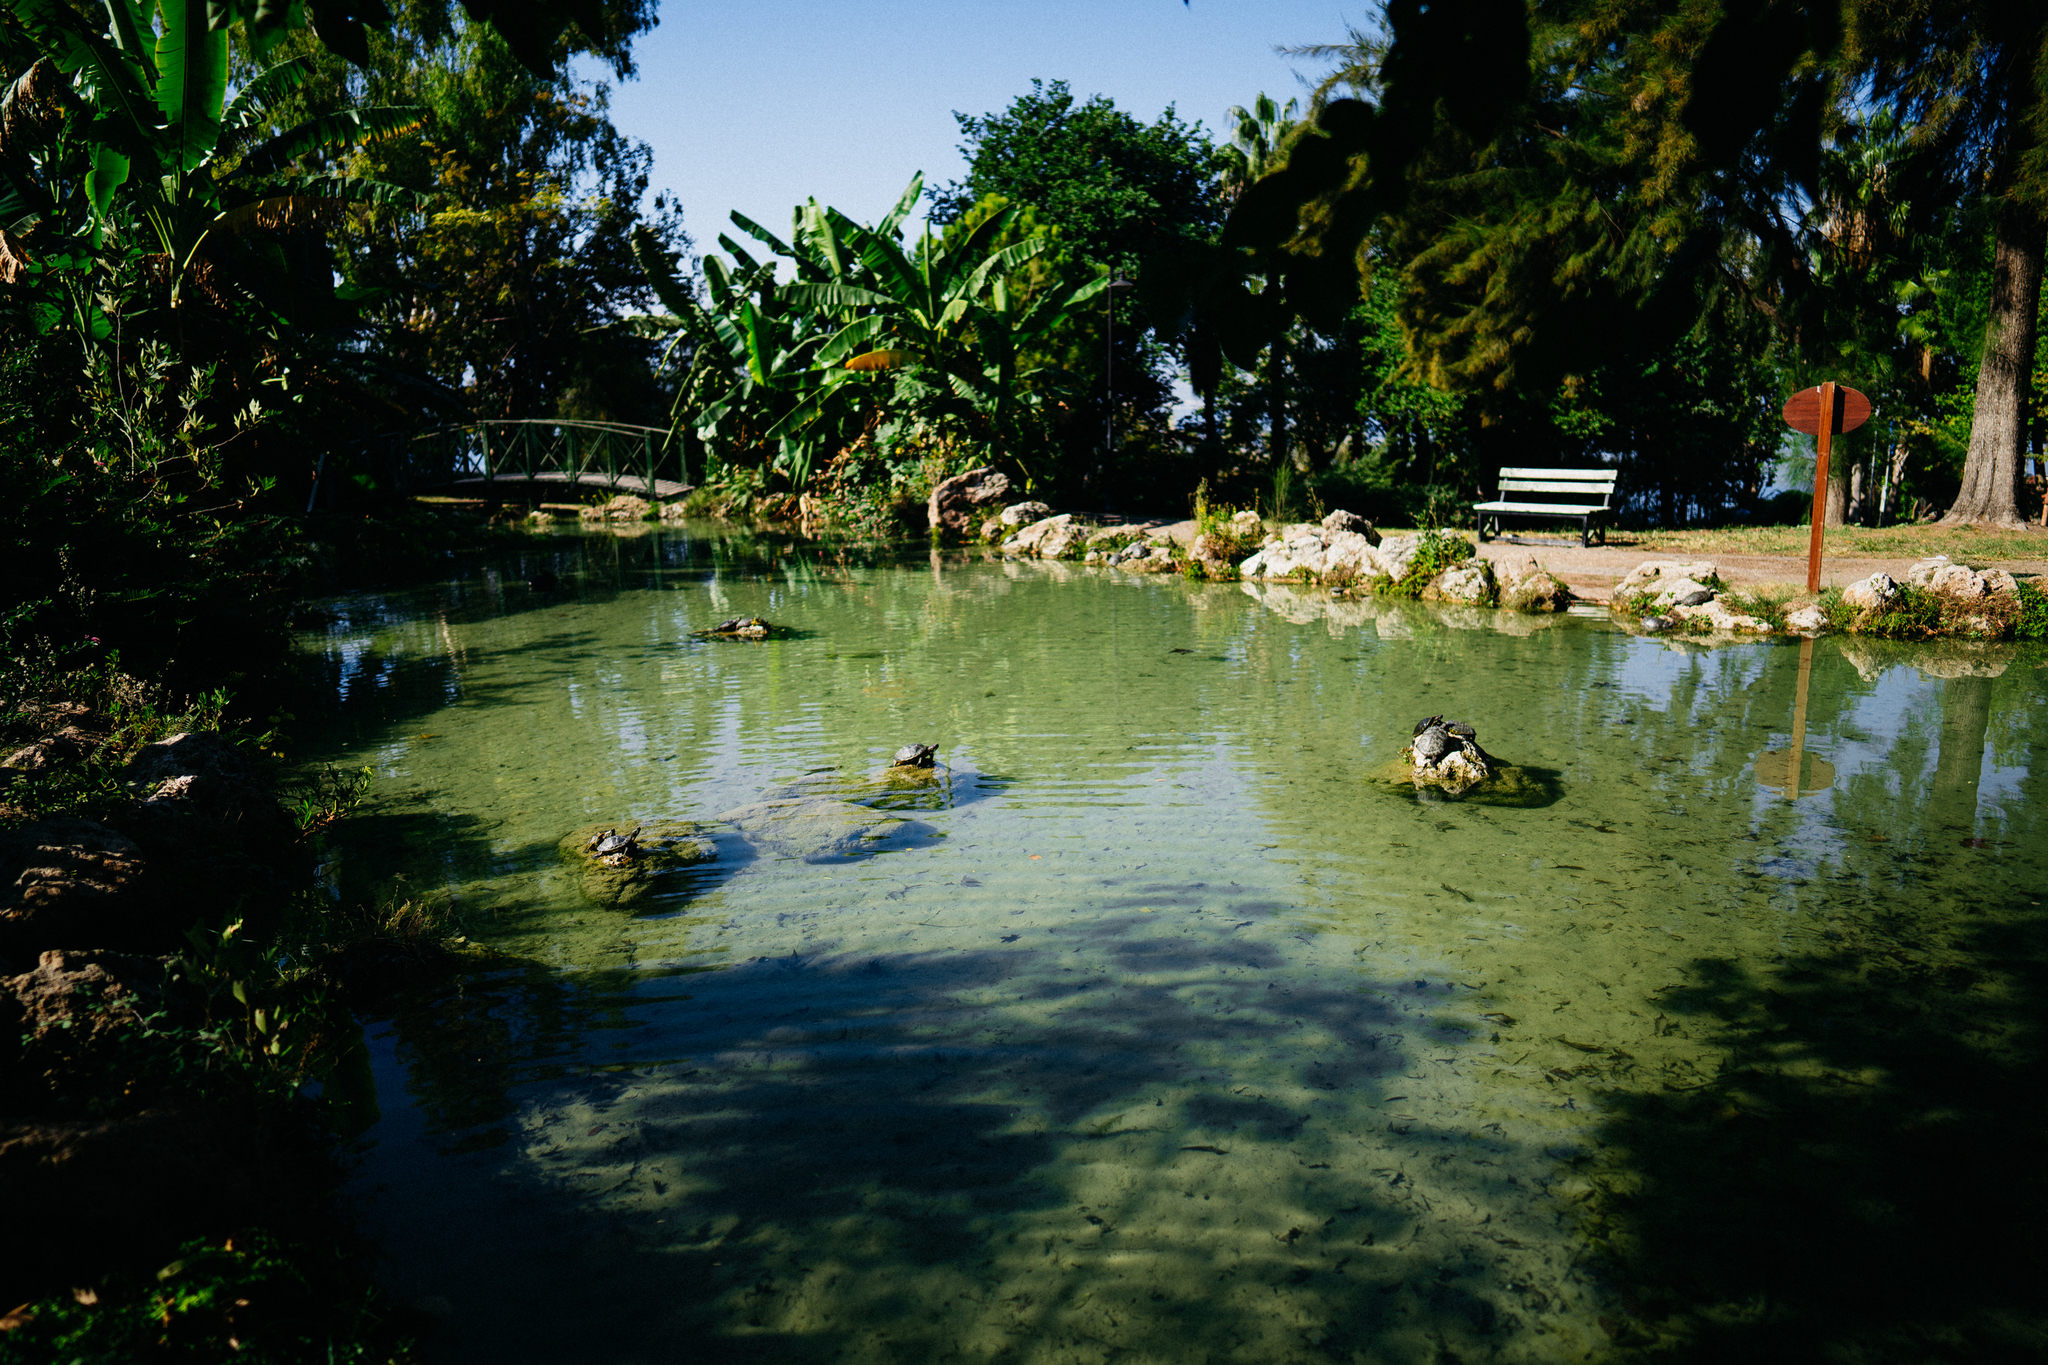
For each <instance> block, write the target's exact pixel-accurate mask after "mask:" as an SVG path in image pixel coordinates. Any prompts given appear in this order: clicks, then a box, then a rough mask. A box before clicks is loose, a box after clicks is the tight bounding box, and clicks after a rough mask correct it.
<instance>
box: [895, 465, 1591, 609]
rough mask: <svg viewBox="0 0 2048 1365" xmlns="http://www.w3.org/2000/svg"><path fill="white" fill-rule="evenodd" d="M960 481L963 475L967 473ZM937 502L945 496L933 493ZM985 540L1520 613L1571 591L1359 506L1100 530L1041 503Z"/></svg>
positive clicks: (1015, 551)
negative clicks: (1273, 518)
mask: <svg viewBox="0 0 2048 1365" xmlns="http://www.w3.org/2000/svg"><path fill="white" fill-rule="evenodd" d="M962 477H963V478H964V477H966V476H962ZM933 497H934V506H935V508H936V507H937V498H938V495H937V494H936V493H935V494H934V495H933ZM981 539H982V540H983V541H984V542H986V543H988V544H990V545H992V546H995V547H996V548H997V549H999V550H1000V552H1001V553H1002V554H1004V555H1009V556H1015V557H1022V558H1034V559H1061V560H1079V561H1080V562H1082V563H1084V564H1093V565H1100V566H1103V567H1106V568H1114V569H1119V570H1122V571H1123V572H1125V573H1133V574H1158V573H1177V574H1181V575H1184V576H1186V577H1190V578H1204V579H1220V580H1225V581H1229V580H1238V581H1244V582H1248V583H1249V582H1263V583H1298V584H1305V585H1310V586H1316V587H1323V588H1328V589H1330V590H1332V591H1333V592H1336V593H1340V594H1354V593H1355V594H1366V595H1372V594H1378V595H1387V596H1396V597H1413V598H1419V599H1421V600H1423V601H1432V602H1446V603H1453V604H1458V605H1463V606H1478V607H1494V606H1499V607H1505V608H1508V609H1510V610H1514V611H1522V612H1554V611H1562V610H1564V608H1565V607H1566V606H1567V605H1569V604H1570V602H1571V600H1572V594H1571V589H1569V588H1568V587H1566V586H1565V584H1564V582H1563V580H1562V579H1559V578H1558V577H1556V576H1555V575H1553V574H1551V573H1550V572H1549V571H1548V570H1547V569H1545V568H1544V567H1543V566H1542V565H1541V564H1539V563H1537V562H1536V560H1534V559H1530V560H1529V561H1528V562H1527V563H1525V564H1522V565H1518V566H1515V567H1514V568H1512V569H1509V570H1507V571H1505V572H1502V571H1500V570H1498V569H1497V568H1496V567H1495V565H1494V564H1492V563H1491V562H1489V561H1487V560H1484V559H1478V558H1475V557H1474V556H1473V551H1472V544H1471V542H1470V541H1468V540H1466V539H1464V538H1463V537H1461V536H1457V535H1453V534H1449V533H1441V532H1428V531H1425V532H1420V533H1417V534H1412V535H1399V536H1386V537H1382V536H1381V535H1380V534H1379V533H1378V531H1376V530H1375V529H1374V528H1373V525H1372V523H1371V522H1369V521H1367V520H1366V519H1365V518H1364V517H1361V516H1359V515H1357V514H1356V513H1353V512H1346V511H1341V510H1340V511H1336V512H1332V513H1330V514H1329V515H1328V516H1326V517H1324V518H1323V519H1322V521H1320V522H1288V523H1280V524H1273V523H1268V522H1266V521H1265V520H1263V519H1262V518H1261V517H1260V516H1259V515H1258V514H1257V513H1256V512H1237V513H1235V514H1233V515H1231V516H1228V517H1223V516H1218V517H1214V518H1205V519H1202V520H1198V521H1180V522H1162V521H1150V522H1139V523H1134V524H1127V525H1116V526H1093V525H1090V524H1089V523H1088V522H1086V521H1085V520H1083V519H1082V518H1081V517H1080V516H1078V515H1076V514H1074V513H1071V512H1062V513H1055V512H1054V511H1053V510H1052V509H1051V508H1050V507H1048V506H1046V505H1045V504H1044V503H1040V502H1025V503H1017V504H1014V505H1012V506H1009V507H1005V508H1004V509H1003V510H1002V511H1001V512H999V513H996V514H994V515H992V516H989V517H987V518H985V519H984V521H983V522H982V525H981Z"/></svg>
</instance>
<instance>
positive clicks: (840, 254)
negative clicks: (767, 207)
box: [794, 199, 846, 280]
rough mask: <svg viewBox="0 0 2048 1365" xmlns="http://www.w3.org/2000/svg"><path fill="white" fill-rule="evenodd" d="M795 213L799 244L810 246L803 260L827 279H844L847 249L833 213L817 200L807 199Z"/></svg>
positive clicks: (802, 246) (801, 247)
mask: <svg viewBox="0 0 2048 1365" xmlns="http://www.w3.org/2000/svg"><path fill="white" fill-rule="evenodd" d="M795 217H796V232H795V234H794V237H795V241H796V244H797V247H798V249H799V250H803V249H805V248H808V251H806V253H805V256H804V259H803V262H802V263H803V264H804V265H805V266H807V267H809V268H810V269H811V270H812V271H814V272H816V273H817V274H819V275H822V276H824V277H825V278H827V279H831V280H838V279H842V278H843V277H844V276H845V274H846V253H845V252H844V251H843V250H842V249H841V248H840V245H839V233H838V230H837V229H836V228H835V227H834V226H833V223H832V215H831V214H829V213H826V212H825V211H824V210H822V209H820V208H819V207H818V201H817V200H815V199H807V200H805V201H804V205H803V207H802V208H799V209H798V210H797V211H796V214H795Z"/></svg>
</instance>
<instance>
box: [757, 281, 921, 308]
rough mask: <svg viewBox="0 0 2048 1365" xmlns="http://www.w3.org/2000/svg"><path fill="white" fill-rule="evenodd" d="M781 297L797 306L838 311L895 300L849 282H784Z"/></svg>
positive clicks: (884, 303) (875, 306)
mask: <svg viewBox="0 0 2048 1365" xmlns="http://www.w3.org/2000/svg"><path fill="white" fill-rule="evenodd" d="M782 297H783V298H784V299H785V300H786V301H787V302H789V303H791V304H794V305H795V306H796V307H798V308H806V309H810V310H812V311H814V312H820V313H827V312H840V311H843V310H845V309H849V308H888V307H891V306H893V305H894V304H895V302H896V300H895V299H894V298H892V297H890V296H889V295H887V294H878V293H876V292H875V291H874V290H872V289H861V288H857V287H856V286H854V285H850V284H786V285H784V286H783V287H782Z"/></svg>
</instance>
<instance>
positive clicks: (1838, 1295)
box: [1589, 678, 2048, 1365]
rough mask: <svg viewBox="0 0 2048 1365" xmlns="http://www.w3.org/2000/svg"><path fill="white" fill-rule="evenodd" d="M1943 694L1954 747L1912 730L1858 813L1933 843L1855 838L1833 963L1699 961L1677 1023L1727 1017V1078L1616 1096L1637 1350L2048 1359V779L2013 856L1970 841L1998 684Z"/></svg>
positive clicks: (1623, 1232) (1611, 1228) (1933, 728)
mask: <svg viewBox="0 0 2048 1365" xmlns="http://www.w3.org/2000/svg"><path fill="white" fill-rule="evenodd" d="M1940 700H1941V711H1940V715H1939V720H1938V726H1937V725H1936V724H1926V725H1916V724H1909V725H1907V726H1905V727H1903V728H1902V730H1901V732H1900V735H1899V737H1898V741H1897V743H1896V744H1895V746H1894V749H1893V752H1892V755H1891V757H1892V763H1891V764H1890V765H1888V766H1889V768H1890V770H1891V772H1892V773H1893V774H1895V775H1897V776H1898V777H1899V778H1900V779H1901V780H1900V781H1897V782H1888V781H1886V780H1885V779H1884V776H1883V775H1881V774H1879V775H1874V774H1869V773H1866V774H1863V775H1861V776H1859V777H1858V778H1856V779H1854V780H1853V781H1852V783H1851V790H1850V791H1849V792H1848V793H1846V795H1848V796H1849V797H1850V798H1851V802H1850V804H1851V807H1852V809H1853V811H1854V815H1855V818H1856V822H1857V825H1858V826H1860V827H1867V828H1870V829H1883V830H1891V831H1894V832H1896V834H1897V835H1901V836H1908V837H1900V838H1898V839H1897V841H1896V842H1893V841H1892V839H1893V836H1884V837H1885V841H1884V842H1880V841H1879V840H1877V839H1872V838H1870V837H1867V836H1866V837H1862V838H1857V837H1855V836H1854V834H1853V833H1852V834H1851V836H1850V837H1849V838H1848V839H1846V840H1845V841H1844V842H1843V844H1842V847H1841V849H1840V852H1839V854H1838V866H1836V867H1834V868H1830V869H1824V870H1823V873H1822V876H1823V877H1824V878H1825V881H1824V882H1823V883H1822V885H1825V886H1827V887H1828V889H1827V890H1825V891H1822V892H1819V893H1818V894H1823V895H1825V896H1826V897H1827V902H1826V910H1827V912H1828V915H1829V921H1828V923H1829V928H1828V931H1827V935H1826V937H1827V938H1828V939H1830V940H1833V944H1832V945H1831V946H1828V947H1825V948H1817V949H1814V950H1809V951H1805V952H1799V953H1795V954H1791V955H1788V956H1787V957H1785V958H1784V959H1782V960H1780V961H1778V962H1776V963H1774V964H1770V965H1768V966H1764V965H1755V966H1749V965H1743V964H1740V963H1738V962H1735V961H1731V960H1727V959H1703V960H1700V961H1698V962H1696V963H1695V964H1694V968H1693V971H1692V973H1691V979H1690V981H1689V982H1688V983H1687V984H1685V985H1682V986H1679V987H1676V988H1673V989H1672V990H1669V991H1667V992H1665V993H1664V994H1663V995H1662V996H1661V997H1660V999H1659V1000H1658V1002H1657V1004H1658V1007H1659V1008H1660V1009H1663V1010H1666V1011H1668V1012H1669V1013H1670V1014H1672V1015H1676V1016H1681V1017H1683V1016H1686V1015H1690V1016H1692V1018H1693V1019H1694V1020H1695V1021H1698V1022H1697V1023H1696V1025H1695V1026H1698V1024H1704V1026H1705V1028H1706V1029H1707V1030H1708V1031H1709V1033H1710V1041H1711V1042H1712V1043H1713V1044H1714V1045H1715V1046H1716V1047H1717V1048H1718V1049H1719V1050H1720V1051H1721V1054H1722V1057H1721V1065H1720V1070H1719V1071H1718V1073H1717V1074H1714V1075H1712V1076H1711V1077H1707V1078H1703V1079H1701V1080H1699V1081H1696V1082H1690V1083H1688V1084H1689V1085H1691V1086H1693V1087H1696V1088H1685V1089H1679V1088H1672V1089H1669V1090H1665V1091H1662V1092H1654V1091H1653V1092H1649V1093H1626V1092H1624V1093H1619V1094H1616V1095H1614V1096H1612V1097H1611V1098H1610V1101H1609V1104H1610V1107H1611V1111H1612V1113H1613V1114H1614V1117H1613V1118H1612V1119H1611V1120H1610V1121H1609V1122H1608V1123H1607V1125H1606V1136H1607V1138H1608V1139H1609V1140H1610V1141H1611V1142H1612V1143H1613V1144H1614V1147H1613V1150H1612V1152H1611V1154H1610V1155H1611V1160H1610V1161H1609V1162H1608V1163H1607V1165H1606V1167H1605V1169H1604V1172H1603V1179H1602V1180H1601V1181H1600V1182H1598V1192H1597V1193H1596V1197H1595V1198H1594V1200H1593V1201H1592V1205H1591V1213H1590V1215H1589V1226H1590V1229H1591V1231H1592V1232H1593V1234H1594V1236H1595V1237H1596V1239H1597V1240H1598V1241H1600V1242H1601V1243H1602V1244H1604V1245H1605V1247H1606V1248H1607V1250H1608V1251H1609V1253H1610V1255H1611V1257H1612V1263H1613V1266H1614V1269H1615V1271H1616V1273H1617V1278H1618V1280H1619V1282H1620V1285H1621V1287H1622V1289H1623V1298H1624V1302H1625V1303H1626V1305H1627V1306H1628V1310H1629V1316H1628V1319H1627V1320H1626V1321H1625V1322H1616V1321H1612V1320H1610V1322H1609V1323H1608V1324H1607V1326H1608V1327H1609V1329H1610V1331H1611V1332H1612V1333H1613V1334H1614V1335H1615V1337H1616V1340H1617V1342H1618V1343H1619V1344H1620V1345H1621V1346H1622V1347H1623V1348H1625V1353H1628V1354H1636V1353H1640V1354H1644V1355H1655V1356H1658V1357H1660V1358H1664V1357H1672V1358H1678V1359H1687V1360H1700V1361H1727V1360H1784V1361H1801V1362H1805V1361H1814V1360H1829V1359H1833V1360H1858V1361H1873V1362H1878V1361H1885V1362H1889V1361H1897V1362H1901V1365H1904V1362H1920V1361H1958V1362H1961V1361H1984V1360H2019V1359H2029V1360H2035V1359H2039V1358H2040V1355H2041V1351H2042V1348H2043V1345H2044V1343H2048V1308H2044V1307H2043V1304H2044V1299H2043V1297H2042V1294H2041V1289H2040V1283H2039V1269H2040V1254H2039V1240H2040V1232H2039V1219H2040V1216H2041V1211H2042V1209H2043V1208H2044V1207H2048V1204H2044V1200H2043V1195H2044V1193H2048V1191H2044V1189H2043V1183H2044V1182H2043V1178H2042V1166H2041V1162H2040V1156H2039V1151H2038V1146H2039V1142H2038V1139H2039V1134H2040V1132H2041V1130H2042V1120H2043V1118H2044V1117H2048V1115H2044V1112H2043V1111H2044V1108H2048V1104H2044V1096H2048V1087H2044V1082H2048V1053H2044V1050H2043V1045H2042V1044H2043V1040H2042V1032H2041V1020H2042V1018H2043V1010H2044V1008H2048V918H2044V914H2043V910H2042V908H2041V905H2040V899H2041V897H2042V890H2043V883H2044V879H2043V868H2042V866H2041V855H2040V853H2039V852H2037V851H2036V850H2043V849H2048V829H2044V828H2043V821H2042V819H2041V816H2040V815H2039V811H2040V805H2039V801H2040V797H2041V795H2043V794H2044V793H2043V791H2042V788H2043V786H2044V783H2043V781H2042V779H2041V777H2040V776H2038V775H2036V774H2029V776H2028V777H2027V779H2026V782H2025V789H2026V796H2027V798H2028V799H2027V800H2025V801H2023V802H2018V803H2013V804H2012V805H2011V806H2009V807H2008V809H2007V810H2006V811H2005V812H2004V816H2005V820H2006V825H2005V829H2004V833H2003V837H2002V839H2001V840H2000V842H1999V844H1998V845H1997V846H1996V847H1993V848H1970V847H1967V846H1964V837H1965V836H1967V835H1968V833H1969V831H1970V830H1971V829H1972V828H1973V827H1974V826H1975V821H1976V817H1977V803H1978V774H1979V770H1980V766H1981V763H1982V761H1983V756H1984V751H1985V742H1986V734H1987V730H1988V729H1989V728H1990V725H1991V717H1992V712H1993V708H1994V702H1995V700H1996V688H1995V686H1994V684H1993V682H1992V680H1990V679H1984V678H1959V679H1950V680H1947V681H1945V682H1944V683H1942V684H1941V697H1940ZM2028 702H2029V704H2030V703H2031V698H2029V699H2028ZM1928 720H1929V721H1930V722H1931V721H1933V720H1934V718H1932V717H1929V718H1928ZM1930 732H1931V733H1930ZM1930 747H1932V748H1933V749H1934V751H1935V752H1934V754H1933V758H1934V762H1933V765H1932V768H1931V771H1930V769H1929V767H1928V766H1927V762H1926V759H1927V757H1928V749H1929V748H1930ZM2034 752H2035V756H2038V754H2039V749H2038V747H2037V748H2036V749H2035V751H2034ZM1923 774H1924V775H1925V776H1924V778H1923ZM1913 834H1917V835H1918V836H1920V837H1917V838H1916V837H1910V836H1911V835H1913Z"/></svg>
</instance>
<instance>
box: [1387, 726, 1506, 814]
mask: <svg viewBox="0 0 2048 1365" xmlns="http://www.w3.org/2000/svg"><path fill="white" fill-rule="evenodd" d="M1403 757H1405V758H1406V759H1407V760H1408V762H1409V764H1410V765H1411V772H1412V776H1413V778H1414V780H1415V784H1416V785H1417V786H1425V785H1427V786H1432V787H1442V788H1443V789H1444V790H1446V791H1449V792H1451V793H1452V794H1454V795H1456V794H1460V793H1463V792H1464V791H1465V790H1466V789H1467V788H1469V787H1471V786H1473V785H1475V784H1476V783H1479V782H1483V781H1485V780H1486V779H1487V778H1488V777H1491V776H1492V775H1493V763H1494V760H1493V757H1492V755H1490V754H1488V753H1487V752H1486V750H1484V749H1482V748H1480V747H1479V732H1478V731H1477V730H1475V729H1473V728H1472V727H1471V726H1470V725H1467V724H1466V723H1465V722H1464V721H1460V720H1454V721H1449V722H1446V721H1445V720H1444V718H1443V717H1442V716H1426V717H1424V718H1423V719H1422V720H1420V721H1417V722H1416V724H1415V735H1414V738H1413V739H1411V740H1410V741H1409V742H1408V750H1407V752H1406V754H1404V755H1403Z"/></svg>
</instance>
